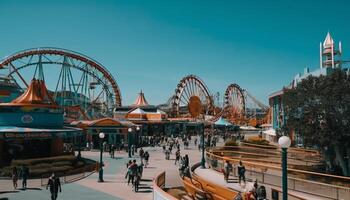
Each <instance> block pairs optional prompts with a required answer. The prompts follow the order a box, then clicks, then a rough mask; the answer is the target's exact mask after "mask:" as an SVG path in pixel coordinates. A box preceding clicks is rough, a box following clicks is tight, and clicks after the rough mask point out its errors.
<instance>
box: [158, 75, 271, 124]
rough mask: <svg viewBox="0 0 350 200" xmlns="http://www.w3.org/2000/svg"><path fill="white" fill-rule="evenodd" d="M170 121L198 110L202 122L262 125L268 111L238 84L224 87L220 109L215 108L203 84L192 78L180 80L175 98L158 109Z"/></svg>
mask: <svg viewBox="0 0 350 200" xmlns="http://www.w3.org/2000/svg"><path fill="white" fill-rule="evenodd" d="M159 107H160V109H163V110H166V111H167V112H168V113H170V114H171V115H172V117H181V118H190V117H192V114H191V113H192V111H191V110H197V111H198V110H199V111H200V115H201V117H199V118H202V119H208V120H209V121H216V120H217V119H218V118H220V117H225V118H227V119H228V120H229V121H231V122H233V123H234V124H239V125H251V126H256V125H259V124H260V125H261V124H263V123H267V122H268V119H269V118H270V117H269V115H270V111H269V107H268V106H266V105H264V104H263V103H261V102H260V101H258V100H257V99H256V98H255V97H253V96H252V95H251V94H250V93H249V92H248V91H247V90H244V89H242V88H241V87H240V86H239V85H238V84H231V85H229V86H228V87H227V89H226V91H225V95H224V102H223V105H222V106H216V105H215V104H214V96H213V95H212V94H211V93H210V92H209V89H208V88H207V86H206V85H205V83H204V82H203V81H202V80H201V79H200V78H199V77H197V76H195V75H188V76H186V77H184V78H182V79H181V80H180V82H179V84H178V85H177V87H176V89H175V94H174V95H173V96H172V97H171V98H169V100H168V101H167V103H166V104H162V105H160V106H159Z"/></svg>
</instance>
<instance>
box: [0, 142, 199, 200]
mask: <svg viewBox="0 0 350 200" xmlns="http://www.w3.org/2000/svg"><path fill="white" fill-rule="evenodd" d="M144 150H145V151H148V152H149V154H150V162H149V167H148V168H144V171H143V177H142V182H141V185H140V191H139V192H138V193H135V192H133V191H132V188H131V185H130V186H128V185H127V182H126V180H125V178H124V177H125V173H126V163H127V161H128V160H129V158H128V155H127V153H125V152H118V153H116V157H117V158H115V159H112V158H109V155H108V153H104V158H103V160H104V163H105V168H104V180H105V182H104V183H98V182H97V178H98V174H97V173H95V174H93V175H91V176H89V177H87V178H85V179H83V180H80V181H78V182H75V183H70V184H65V185H63V186H62V193H61V194H59V197H58V199H59V200H61V199H63V200H72V199H74V200H80V199H84V200H90V199H91V200H93V199H104V200H112V199H114V200H119V199H127V200H133V199H135V200H137V199H142V200H148V199H152V198H153V194H152V193H153V190H152V181H153V177H155V176H156V175H157V174H158V173H160V172H162V171H166V186H167V187H173V186H179V185H180V184H181V179H180V178H179V175H178V166H177V165H174V157H175V155H174V154H175V153H174V152H173V154H172V155H171V160H165V156H164V154H163V152H162V148H161V147H147V148H144ZM181 154H182V155H185V154H188V155H189V158H190V164H194V163H196V162H199V160H200V158H201V157H200V156H201V153H200V152H199V151H198V149H197V148H196V147H194V145H193V144H192V145H190V148H189V149H188V150H184V149H183V148H181ZM82 155H83V157H86V158H90V159H94V160H98V159H99V152H90V151H88V152H82ZM132 159H136V160H137V162H139V161H140V160H139V157H138V156H134V157H133V158H132ZM20 184H21V181H19V185H20ZM28 187H31V188H32V189H29V190H26V191H22V190H15V191H14V190H13V188H12V182H11V181H10V180H0V191H11V192H10V193H5V194H0V199H1V198H8V199H9V200H21V199H27V200H37V199H40V200H41V199H50V194H49V192H48V191H47V190H45V188H40V180H29V182H28Z"/></svg>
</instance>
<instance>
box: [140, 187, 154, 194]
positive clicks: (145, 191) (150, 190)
mask: <svg viewBox="0 0 350 200" xmlns="http://www.w3.org/2000/svg"><path fill="white" fill-rule="evenodd" d="M140 189H142V190H140ZM138 192H140V193H151V192H153V190H152V187H150V186H141V187H140V186H139V190H138Z"/></svg>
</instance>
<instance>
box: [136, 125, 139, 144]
mask: <svg viewBox="0 0 350 200" xmlns="http://www.w3.org/2000/svg"><path fill="white" fill-rule="evenodd" d="M139 132H140V127H139V126H136V133H137V135H136V138H137V140H136V145H137V147H140V134H139Z"/></svg>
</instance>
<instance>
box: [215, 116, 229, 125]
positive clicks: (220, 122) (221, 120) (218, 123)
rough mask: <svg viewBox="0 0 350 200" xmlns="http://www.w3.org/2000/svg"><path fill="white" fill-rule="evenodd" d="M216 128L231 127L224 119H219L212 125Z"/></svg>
mask: <svg viewBox="0 0 350 200" xmlns="http://www.w3.org/2000/svg"><path fill="white" fill-rule="evenodd" d="M214 124H215V125H216V126H232V124H231V123H230V122H228V121H227V120H225V119H224V118H222V117H220V118H219V119H218V120H216V122H215V123H214Z"/></svg>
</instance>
